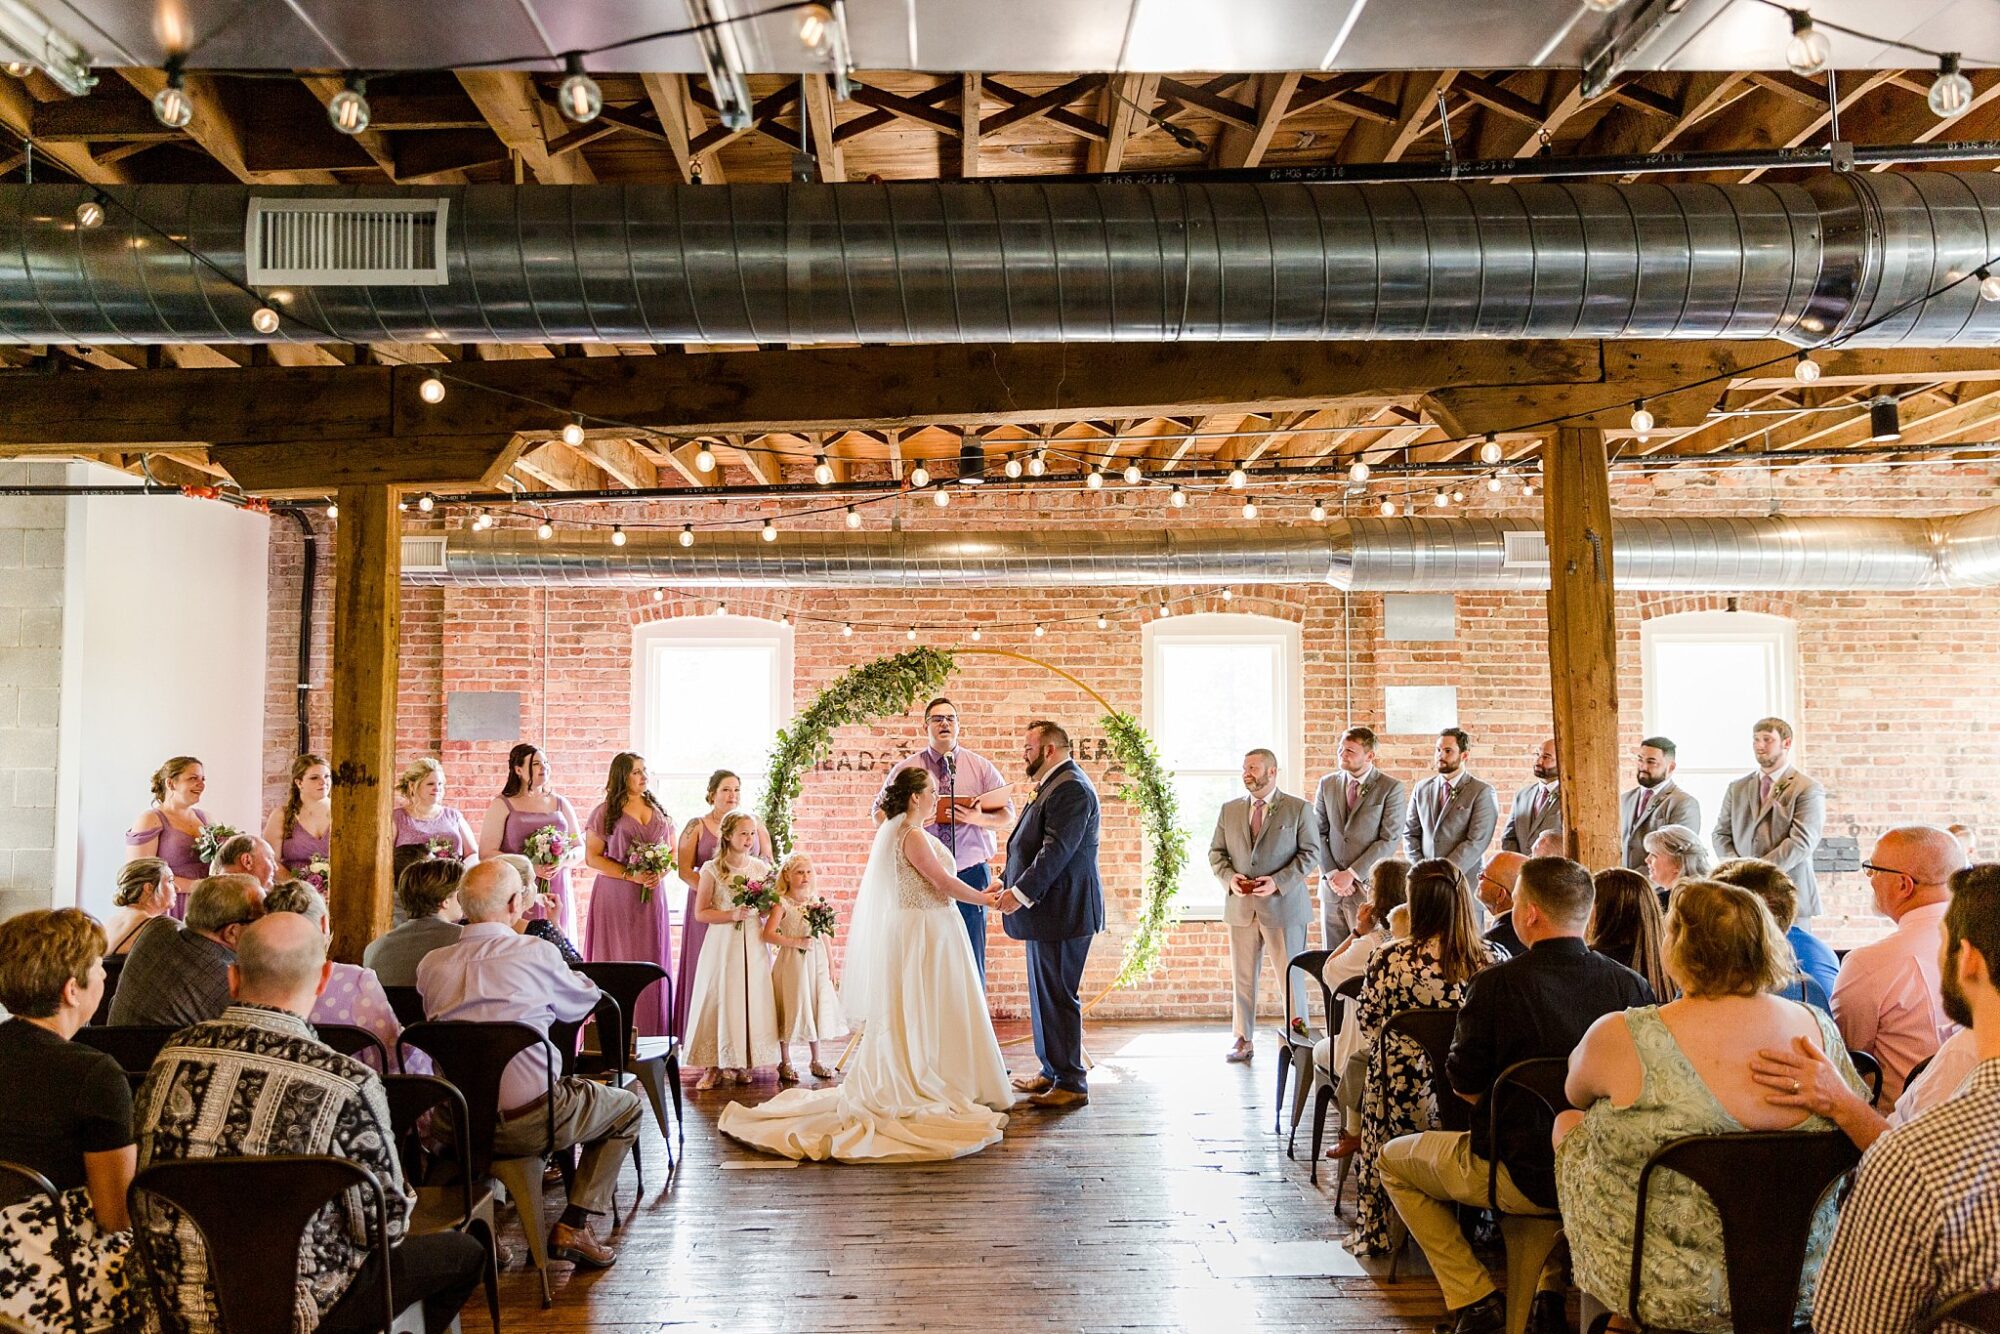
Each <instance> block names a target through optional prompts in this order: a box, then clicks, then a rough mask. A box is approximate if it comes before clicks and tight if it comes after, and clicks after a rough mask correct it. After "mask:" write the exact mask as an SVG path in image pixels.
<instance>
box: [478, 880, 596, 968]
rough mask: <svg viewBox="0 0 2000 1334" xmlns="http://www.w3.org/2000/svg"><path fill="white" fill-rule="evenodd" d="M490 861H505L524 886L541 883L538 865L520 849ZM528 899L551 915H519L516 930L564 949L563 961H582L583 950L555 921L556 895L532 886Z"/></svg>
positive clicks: (531, 905)
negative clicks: (524, 855)
mask: <svg viewBox="0 0 2000 1334" xmlns="http://www.w3.org/2000/svg"><path fill="white" fill-rule="evenodd" d="M489 860H492V861H503V862H506V863H507V864H508V865H509V866H511V867H513V868H514V874H515V875H518V876H520V877H521V883H522V884H524V885H531V886H532V885H539V884H540V883H541V882H540V881H538V880H536V879H535V864H534V863H533V862H531V861H529V860H528V859H527V858H526V857H523V856H522V855H521V854H520V853H518V852H501V853H495V854H494V855H493V857H492V858H490V859H489ZM528 902H529V906H530V907H533V906H534V905H535V904H536V903H539V904H540V905H541V906H542V909H543V911H544V912H547V913H548V914H550V916H548V917H522V918H518V919H516V921H515V922H514V929H515V930H516V931H518V932H520V933H521V934H522V935H524V936H534V937H536V938H537V939H540V940H546V941H548V942H549V944H551V945H553V946H555V947H556V949H557V950H559V951H561V953H562V956H563V962H564V963H582V962H583V953H582V951H580V950H578V949H577V947H576V943H575V942H574V941H572V940H571V939H570V938H569V937H568V936H566V935H564V934H563V929H562V928H561V927H559V926H557V925H556V924H555V922H554V920H553V917H554V913H555V911H556V899H555V895H553V894H544V893H541V892H539V891H538V890H536V889H530V890H529V891H528Z"/></svg>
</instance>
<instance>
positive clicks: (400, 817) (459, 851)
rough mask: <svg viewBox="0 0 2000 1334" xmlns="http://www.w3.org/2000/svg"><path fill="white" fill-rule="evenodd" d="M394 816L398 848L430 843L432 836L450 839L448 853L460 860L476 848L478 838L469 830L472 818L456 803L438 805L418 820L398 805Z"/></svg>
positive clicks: (477, 846)
mask: <svg viewBox="0 0 2000 1334" xmlns="http://www.w3.org/2000/svg"><path fill="white" fill-rule="evenodd" d="M395 819H396V846H397V847H399V848H402V847H408V846H409V845H410V844H412V843H429V842H430V841H431V840H432V839H434V838H448V839H450V840H451V842H452V851H451V853H450V855H451V856H453V857H455V858H457V859H458V860H459V861H464V860H465V859H466V858H467V857H470V856H471V855H472V854H473V853H475V852H477V851H478V850H479V839H478V837H477V836H475V835H474V834H473V832H472V823H471V821H469V820H467V819H466V818H465V812H463V811H461V810H459V809H458V808H457V807H456V806H440V807H438V812H437V814H436V815H433V816H431V817H430V818H429V819H426V820H419V819H418V818H417V817H416V816H414V815H412V814H410V813H409V811H407V810H405V809H404V808H403V807H401V806H398V807H397V808H396V817H395Z"/></svg>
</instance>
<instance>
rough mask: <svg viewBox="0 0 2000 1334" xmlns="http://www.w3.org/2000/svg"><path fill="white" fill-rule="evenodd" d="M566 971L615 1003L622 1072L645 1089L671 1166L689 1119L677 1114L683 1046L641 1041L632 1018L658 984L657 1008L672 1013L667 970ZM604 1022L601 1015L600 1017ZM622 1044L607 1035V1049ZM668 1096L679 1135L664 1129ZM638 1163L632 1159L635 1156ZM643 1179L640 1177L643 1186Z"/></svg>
mask: <svg viewBox="0 0 2000 1334" xmlns="http://www.w3.org/2000/svg"><path fill="white" fill-rule="evenodd" d="M570 967H572V968H574V969H576V971H578V972H579V973H582V974H583V975H584V976H585V977H587V978H589V979H590V980H591V981H593V982H595V983H596V984H597V986H598V989H599V990H601V991H603V992H604V994H605V995H607V996H609V997H611V998H612V999H613V1000H615V1001H617V1002H618V1010H619V1014H620V1015H621V1016H622V1017H623V1020H624V1022H623V1023H622V1024H621V1027H622V1028H623V1029H624V1031H625V1038H624V1039H623V1045H624V1050H625V1069H626V1071H627V1072H629V1073H630V1074H631V1075H632V1076H633V1077H634V1078H636V1079H637V1080H638V1081H639V1085H640V1087H642V1088H644V1089H645V1090H646V1097H647V1098H648V1099H649V1100H650V1101H651V1102H652V1104H653V1119H654V1120H655V1121H656V1122H657V1123H658V1124H659V1127H660V1138H662V1139H664V1140H666V1141H667V1167H668V1168H669V1170H671V1169H672V1167H673V1165H674V1140H675V1139H676V1138H678V1139H679V1140H680V1141H681V1142H682V1143H686V1142H687V1119H686V1118H685V1117H684V1116H683V1115H682V1112H681V1041H680V1039H679V1038H675V1037H658V1038H645V1037H640V1036H639V1034H638V1023H637V1021H636V1019H634V1018H633V1016H636V1015H637V1014H638V1012H639V1000H640V998H641V997H642V996H643V995H644V994H645V992H646V989H647V988H648V987H651V986H655V985H657V986H658V987H659V988H660V1009H661V1013H663V1014H671V1013H672V1012H673V1008H674V980H673V978H672V977H671V976H669V975H668V973H667V970H666V969H664V968H662V967H660V965H658V964H656V963H647V962H644V961H636V962H635V961H627V960H619V961H606V962H603V963H578V964H571V965H570ZM599 1022H600V1023H602V1022H603V1016H601V1015H600V1016H599ZM618 1045H620V1039H619V1038H618V1037H617V1035H616V1034H613V1035H610V1036H609V1038H608V1039H607V1041H606V1043H605V1046H606V1048H607V1049H609V1048H611V1047H614V1046H618ZM579 1068H581V1069H582V1070H583V1071H584V1072H585V1073H586V1074H592V1073H597V1072H594V1071H593V1070H592V1068H591V1063H590V1062H588V1061H586V1062H584V1063H583V1065H582V1066H581V1067H579ZM669 1095H671V1097H672V1099H673V1104H674V1120H675V1121H677V1122H679V1123H680V1129H679V1131H678V1134H677V1135H676V1134H672V1133H669V1131H670V1128H669V1126H668V1124H667V1097H668V1096H669ZM633 1152H634V1154H635V1155H636V1154H637V1152H638V1144H637V1142H636V1141H635V1142H634V1144H633ZM635 1161H636V1157H635ZM644 1182H645V1178H644V1177H643V1176H642V1177H641V1178H640V1184H641V1185H642V1186H643V1185H644Z"/></svg>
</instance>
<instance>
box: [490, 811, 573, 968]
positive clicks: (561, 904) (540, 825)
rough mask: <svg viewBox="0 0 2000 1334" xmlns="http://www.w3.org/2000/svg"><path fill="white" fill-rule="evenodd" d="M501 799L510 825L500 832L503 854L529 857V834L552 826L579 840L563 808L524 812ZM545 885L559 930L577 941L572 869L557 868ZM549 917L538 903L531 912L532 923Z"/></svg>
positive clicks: (529, 915)
mask: <svg viewBox="0 0 2000 1334" xmlns="http://www.w3.org/2000/svg"><path fill="white" fill-rule="evenodd" d="M500 800H501V801H502V802H505V803H506V806H507V823H506V825H505V826H504V827H503V828H502V829H501V831H500V851H502V852H518V853H520V854H522V855H523V856H526V855H527V850H528V837H529V835H531V834H533V833H534V832H535V831H536V830H537V829H546V828H547V827H548V826H550V825H560V826H562V827H563V828H564V829H566V830H568V831H569V832H570V833H571V834H572V835H574V836H576V837H578V838H579V839H580V838H581V834H580V833H579V831H578V830H577V827H576V825H575V823H574V822H572V821H571V819H570V817H569V814H568V813H567V812H566V811H564V810H563V809H562V808H561V807H557V808H556V809H555V810H552V811H521V810H515V809H514V802H513V800H512V799H511V798H508V797H502V798H501V799H500ZM542 883H543V885H544V887H545V889H546V892H548V893H550V894H553V895H554V896H555V900H556V914H555V918H554V920H555V924H556V929H557V930H559V931H561V932H562V933H563V934H564V935H565V936H568V937H570V938H571V939H572V940H574V939H575V938H576V913H575V911H574V910H573V909H572V908H571V907H570V902H569V868H568V867H567V866H561V867H557V868H556V873H555V874H554V875H552V876H550V877H549V878H548V879H547V880H545V881H543V882H542ZM548 916H549V912H548V910H547V909H546V908H543V907H541V906H540V905H539V904H538V905H536V906H535V907H533V908H531V909H529V910H528V917H529V918H530V919H531V920H533V919H537V918H546V917H548Z"/></svg>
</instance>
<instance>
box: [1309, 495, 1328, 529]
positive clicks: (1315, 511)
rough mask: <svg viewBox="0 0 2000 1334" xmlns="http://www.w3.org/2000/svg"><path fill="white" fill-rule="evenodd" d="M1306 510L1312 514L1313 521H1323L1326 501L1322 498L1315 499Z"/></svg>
mask: <svg viewBox="0 0 2000 1334" xmlns="http://www.w3.org/2000/svg"><path fill="white" fill-rule="evenodd" d="M1307 512H1308V513H1309V514H1310V515H1311V516H1312V518H1313V521H1314V522H1315V523H1320V522H1324V521H1325V519H1326V502H1325V501H1324V500H1315V501H1314V502H1313V507H1312V509H1311V510H1309V511H1307Z"/></svg>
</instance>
